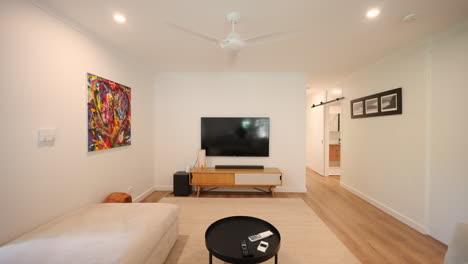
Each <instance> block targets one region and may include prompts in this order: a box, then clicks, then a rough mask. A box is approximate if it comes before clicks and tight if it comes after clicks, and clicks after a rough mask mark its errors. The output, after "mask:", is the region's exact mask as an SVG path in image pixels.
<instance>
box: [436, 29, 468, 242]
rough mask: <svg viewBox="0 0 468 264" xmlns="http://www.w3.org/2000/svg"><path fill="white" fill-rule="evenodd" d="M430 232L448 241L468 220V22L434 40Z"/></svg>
mask: <svg viewBox="0 0 468 264" xmlns="http://www.w3.org/2000/svg"><path fill="white" fill-rule="evenodd" d="M431 55H432V58H431V60H432V75H431V78H432V80H431V91H432V96H431V98H432V100H431V104H430V105H431V108H430V109H431V112H430V117H431V118H430V127H431V141H430V148H431V149H430V160H429V164H430V172H431V173H430V175H431V177H430V190H429V209H430V211H429V216H430V225H429V228H430V233H431V234H432V235H433V236H434V237H436V238H438V239H440V240H441V241H443V242H445V243H447V242H448V241H450V237H451V235H452V232H453V230H454V227H455V226H454V224H455V223H457V222H468V139H467V131H468V108H467V100H468V24H465V25H464V26H462V27H461V28H457V29H455V30H453V31H452V32H449V33H448V34H447V35H445V36H442V37H440V39H436V40H435V41H434V43H433V45H432V54H431Z"/></svg>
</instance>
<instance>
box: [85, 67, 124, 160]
mask: <svg viewBox="0 0 468 264" xmlns="http://www.w3.org/2000/svg"><path fill="white" fill-rule="evenodd" d="M130 101H131V94H130V88H129V87H127V86H124V85H121V84H118V83H116V82H113V81H109V80H107V79H104V78H102V77H99V76H97V75H94V74H91V73H88V151H96V150H103V149H110V148H117V147H122V146H128V145H130V144H131V131H130V128H131V126H130V124H131V111H130Z"/></svg>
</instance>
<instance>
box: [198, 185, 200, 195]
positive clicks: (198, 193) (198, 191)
mask: <svg viewBox="0 0 468 264" xmlns="http://www.w3.org/2000/svg"><path fill="white" fill-rule="evenodd" d="M197 197H200V186H197Z"/></svg>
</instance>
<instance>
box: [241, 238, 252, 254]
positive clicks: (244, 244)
mask: <svg viewBox="0 0 468 264" xmlns="http://www.w3.org/2000/svg"><path fill="white" fill-rule="evenodd" d="M241 250H242V256H243V257H251V256H253V255H252V253H250V252H249V247H248V246H247V241H245V240H241Z"/></svg>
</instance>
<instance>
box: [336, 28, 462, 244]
mask: <svg viewBox="0 0 468 264" xmlns="http://www.w3.org/2000/svg"><path fill="white" fill-rule="evenodd" d="M466 28H467V27H466V26H465V27H464V30H461V31H460V30H458V31H457V32H455V33H452V34H450V35H449V36H445V35H444V37H443V39H441V38H440V37H439V36H438V37H435V40H434V42H432V41H426V42H423V43H420V44H419V45H416V46H413V47H410V48H407V49H405V50H402V51H400V52H398V53H396V54H393V55H391V56H389V57H387V58H385V59H383V60H382V61H380V62H378V63H376V64H374V65H369V66H368V67H366V68H364V69H361V70H360V71H358V72H356V73H355V74H353V75H351V76H350V77H348V78H347V79H345V80H344V81H343V82H342V83H341V84H340V85H341V87H342V88H343V90H344V91H343V93H344V96H345V97H346V101H345V103H344V107H343V123H344V124H343V127H344V129H343V132H342V139H343V142H342V146H343V148H342V184H343V186H344V187H346V188H348V189H350V190H351V191H353V192H355V193H356V194H358V195H360V196H361V197H363V198H365V199H367V200H368V201H370V202H371V203H373V204H374V205H376V206H378V207H380V208H382V209H383V210H385V211H387V212H388V213H390V214H392V215H393V216H395V217H396V218H398V219H400V220H402V221H403V222H405V223H407V224H408V225H410V226H412V227H413V228H416V229H417V230H419V231H421V232H428V233H429V234H431V235H433V236H434V237H435V238H437V239H439V240H441V241H442V242H444V243H447V242H448V238H449V237H450V234H451V232H452V229H453V227H454V225H455V223H456V222H458V221H465V222H467V221H468V213H467V212H468V208H467V205H466V201H468V197H467V192H466V190H467V187H468V178H467V177H466V171H467V170H468V168H467V166H468V165H467V164H468V150H467V144H466V142H467V141H466V137H465V134H466V129H467V124H466V114H467V113H468V111H467V110H466V109H467V108H466V105H465V104H464V102H465V100H466V96H467V88H466V87H467V84H468V82H467V81H468V80H467V77H466V76H467V75H466V72H468V63H467V58H468V56H467V48H466V47H468V45H467V44H468V30H466ZM431 50H432V51H431ZM398 87H403V114H402V115H394V116H384V117H373V118H364V119H350V107H349V101H350V100H352V99H355V98H359V97H363V96H367V95H371V94H374V93H378V92H382V91H386V90H390V89H394V88H398Z"/></svg>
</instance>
